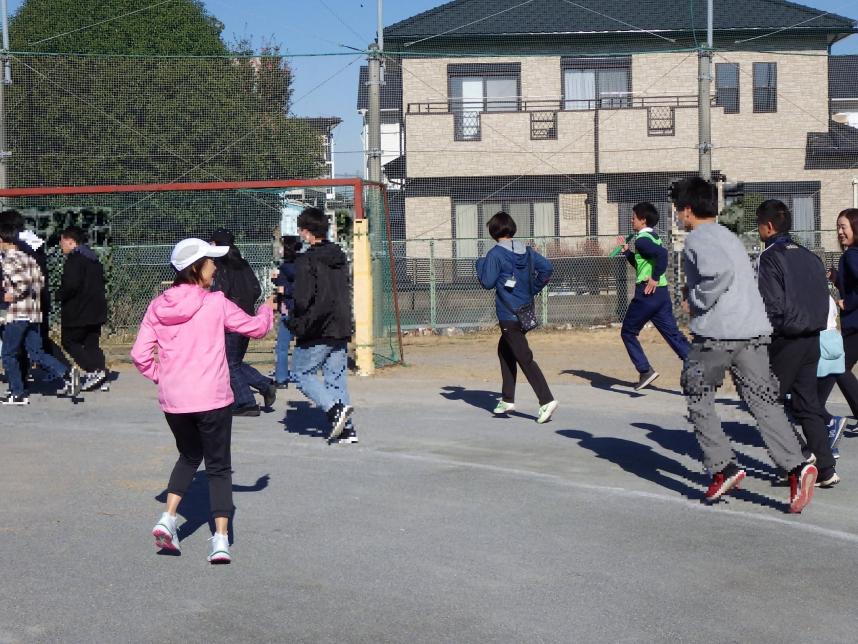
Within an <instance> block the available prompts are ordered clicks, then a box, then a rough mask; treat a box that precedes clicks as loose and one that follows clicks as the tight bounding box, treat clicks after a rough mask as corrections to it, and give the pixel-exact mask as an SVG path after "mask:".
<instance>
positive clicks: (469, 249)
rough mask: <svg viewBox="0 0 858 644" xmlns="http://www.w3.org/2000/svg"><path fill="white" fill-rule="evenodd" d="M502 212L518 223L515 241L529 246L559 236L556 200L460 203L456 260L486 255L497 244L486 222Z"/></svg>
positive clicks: (457, 209)
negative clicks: (534, 242)
mask: <svg viewBox="0 0 858 644" xmlns="http://www.w3.org/2000/svg"><path fill="white" fill-rule="evenodd" d="M501 210H503V211H504V212H507V213H509V215H510V217H512V218H513V220H514V221H515V226H516V229H517V230H516V233H515V237H516V239H520V240H521V241H523V242H525V243H529V241H530V240H531V239H536V240H545V239H551V238H554V237H555V236H556V232H555V231H556V221H557V214H556V213H557V207H556V204H555V202H554V201H536V202H531V201H525V200H511V201H495V202H485V203H481V204H472V203H457V204H456V206H455V208H454V211H453V213H454V214H453V217H454V223H455V230H456V257H457V258H460V259H464V258H475V257H480V256H482V255H485V254H486V252H487V251H488V250H489V248H491V246H492V244H494V240H492V239H491V237H489V231H488V229H487V228H486V222H487V221H488V220H489V219H491V218H492V216H494V215H495V213H497V212H499V211H501Z"/></svg>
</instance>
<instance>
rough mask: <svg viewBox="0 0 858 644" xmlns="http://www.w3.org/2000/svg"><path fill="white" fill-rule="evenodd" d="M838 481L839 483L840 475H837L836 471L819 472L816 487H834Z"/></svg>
mask: <svg viewBox="0 0 858 644" xmlns="http://www.w3.org/2000/svg"><path fill="white" fill-rule="evenodd" d="M838 483H840V477H839V476H838V475H837V472H831V473H830V474H828V475H822V474H820V475H819V477H818V478H817V479H816V487H824V488H829V487H834V486H835V485H837V484H838Z"/></svg>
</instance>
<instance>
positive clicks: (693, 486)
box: [557, 423, 787, 510]
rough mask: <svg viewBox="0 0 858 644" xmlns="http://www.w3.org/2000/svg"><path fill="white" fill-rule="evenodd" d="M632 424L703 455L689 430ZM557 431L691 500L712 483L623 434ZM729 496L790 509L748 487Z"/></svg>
mask: <svg viewBox="0 0 858 644" xmlns="http://www.w3.org/2000/svg"><path fill="white" fill-rule="evenodd" d="M633 426H634V427H638V428H640V429H645V430H647V432H648V434H647V438H650V439H652V440H653V441H655V442H656V443H657V444H658V445H659V446H661V447H664V448H665V449H668V450H670V451H672V452H674V453H675V454H679V455H682V456H690V457H692V458H697V459H699V457H700V451H699V450H700V448H699V447H698V446H697V444H696V440H695V439H694V436H693V435H692V434H690V433H689V432H688V431H685V430H670V429H664V428H662V427H659V426H658V425H650V424H648V423H635V424H634V425H633ZM557 434H559V435H560V436H565V437H566V438H572V439H574V440H577V441H578V445H579V446H581V447H583V448H584V449H588V450H590V451H591V452H593V454H594V455H595V456H596V457H597V458H600V459H603V460H605V461H609V462H611V463H613V464H614V465H617V466H619V467H620V468H622V469H623V470H624V471H626V472H628V473H629V474H633V475H634V476H637V477H638V478H642V479H644V480H646V481H650V482H651V483H655V484H656V485H658V486H660V487H663V488H665V489H667V490H671V491H672V492H676V493H678V494H681V495H682V496H684V497H685V498H687V499H690V500H692V501H700V502H701V503H704V502H705V501H704V499H703V494H704V491H705V490H706V488H707V487H708V486H709V482H710V479H709V477H708V476H706V475H705V474H704V473H703V472H700V471H695V470H691V469H689V468H688V467H686V466H685V465H683V464H682V463H681V462H679V461H678V460H675V459H673V458H671V457H670V456H667V455H665V454H662V453H660V452H657V451H655V450H654V449H653V448H652V447H650V446H648V445H644V444H642V443H638V442H635V441H632V440H627V439H624V438H615V437H610V436H605V437H599V436H594V435H593V434H590V433H588V432H584V431H580V430H572V429H565V430H560V431H558V432H557ZM767 478H768V477H767ZM730 496H732V497H734V498H736V499H739V500H741V501H745V502H750V503H756V504H757V505H761V506H765V507H770V508H775V509H778V510H785V509H787V508H786V506H785V505H784V504H783V503H780V502H778V501H775V500H774V499H771V498H769V497H767V496H763V495H762V494H758V493H756V492H751V491H749V490H743V489H739V490H733V491H732V492H731V493H730Z"/></svg>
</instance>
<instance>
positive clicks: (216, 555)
mask: <svg viewBox="0 0 858 644" xmlns="http://www.w3.org/2000/svg"><path fill="white" fill-rule="evenodd" d="M208 559H209V563H212V564H228V563H230V562H231V561H232V556H230V554H229V536H228V535H225V534H220V533H219V532H215V533H214V534H213V535H212V537H211V539H209V557H208Z"/></svg>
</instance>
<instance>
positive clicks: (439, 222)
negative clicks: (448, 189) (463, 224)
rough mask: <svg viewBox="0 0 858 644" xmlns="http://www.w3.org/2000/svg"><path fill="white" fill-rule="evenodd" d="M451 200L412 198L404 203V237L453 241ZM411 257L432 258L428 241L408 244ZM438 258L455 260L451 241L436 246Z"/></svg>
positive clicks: (442, 198)
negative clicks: (452, 258)
mask: <svg viewBox="0 0 858 644" xmlns="http://www.w3.org/2000/svg"><path fill="white" fill-rule="evenodd" d="M451 208H452V202H451V199H450V197H409V198H408V199H406V200H405V238H406V239H409V240H418V239H450V238H451V237H452V236H453V224H452V215H451V212H452V210H451ZM406 247H407V248H406V253H407V254H408V256H409V257H429V246H428V244H427V243H426V242H425V241H413V242H412V241H409V242H408V243H407V244H406ZM435 251H436V256H438V257H452V246H451V244H450V242H438V243H436V244H435Z"/></svg>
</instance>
